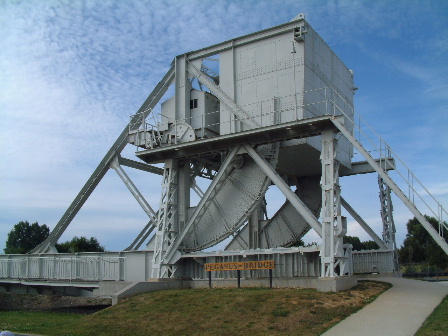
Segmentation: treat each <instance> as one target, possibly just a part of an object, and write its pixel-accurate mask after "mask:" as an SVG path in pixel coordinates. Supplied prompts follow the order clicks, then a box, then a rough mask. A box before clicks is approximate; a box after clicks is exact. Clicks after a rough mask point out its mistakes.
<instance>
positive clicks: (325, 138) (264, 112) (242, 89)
mask: <svg viewBox="0 0 448 336" xmlns="http://www.w3.org/2000/svg"><path fill="white" fill-rule="evenodd" d="M170 86H173V87H174V96H173V97H166V93H167V91H168V88H169V87H170ZM354 90H355V86H354V83H353V72H352V71H350V70H349V69H347V67H346V66H345V65H344V64H343V62H342V61H341V60H340V59H339V58H338V57H337V56H336V55H335V54H334V52H333V51H332V50H331V49H330V48H329V47H328V45H327V44H326V43H325V42H324V41H323V40H322V39H321V38H320V37H319V35H318V34H317V33H316V32H315V31H314V30H313V29H312V27H311V26H310V25H309V24H308V23H307V22H306V21H305V18H304V16H303V15H298V16H297V17H296V18H294V19H293V20H292V21H290V22H288V23H285V24H283V25H280V26H277V27H273V28H270V29H267V30H263V31H260V32H256V33H253V34H250V35H246V36H242V37H239V38H235V39H233V40H230V41H226V42H223V43H220V44H217V45H214V46H210V47H207V48H204V49H201V50H197V51H192V52H189V53H186V54H183V55H179V56H177V57H176V58H175V59H174V60H173V63H172V65H171V67H170V69H169V70H168V72H167V73H166V75H165V76H164V77H163V78H162V80H161V81H160V82H159V84H158V85H157V86H156V87H155V89H154V90H153V92H152V93H151V94H150V95H149V97H148V98H147V100H146V101H145V102H144V104H143V105H142V107H141V108H140V109H139V110H138V111H137V113H136V114H135V115H133V116H132V118H131V120H130V122H129V124H128V125H127V126H126V127H125V128H124V130H123V132H122V133H121V134H120V135H119V136H118V138H117V140H116V142H115V143H114V144H113V145H112V147H111V148H110V150H109V151H108V152H107V154H106V155H105V157H104V158H103V159H102V161H101V162H100V164H99V165H98V167H97V169H96V170H95V171H94V173H93V174H92V176H91V177H90V178H89V180H88V181H87V182H86V184H85V185H84V187H83V188H82V189H81V191H80V192H79V194H78V195H77V196H76V198H75V199H74V201H73V202H72V204H71V205H70V206H69V207H68V209H67V211H66V212H65V213H64V215H63V216H62V218H61V219H60V221H59V222H58V223H57V225H56V226H55V228H54V229H53V230H52V231H51V233H50V235H49V237H48V239H47V240H45V241H44V242H43V243H42V244H40V245H39V246H37V247H36V248H35V249H34V251H33V252H32V254H30V255H26V256H18V255H7V256H0V280H1V282H2V283H3V284H13V283H14V281H15V282H16V283H21V284H27V283H29V282H30V281H32V282H33V283H34V284H35V283H36V282H37V281H46V282H51V283H52V284H54V283H58V282H64V283H66V284H67V283H68V285H67V286H70V283H75V282H77V283H79V282H80V281H81V282H83V283H84V284H85V285H87V282H90V283H91V286H92V287H90V289H92V290H93V289H94V288H99V287H98V286H99V284H100V283H104V282H109V283H110V282H123V283H126V282H135V281H146V280H148V279H153V280H154V279H158V280H160V279H168V278H173V279H186V278H188V279H198V280H199V279H204V276H205V274H204V271H203V269H202V267H203V264H204V262H210V261H212V262H216V260H222V261H226V260H231V261H233V260H242V259H244V258H255V260H267V259H263V258H266V256H269V258H273V259H274V260H276V264H277V265H278V267H277V268H276V271H275V272H276V276H277V277H279V278H282V277H283V278H306V277H309V278H319V279H327V280H331V281H334V282H335V283H338V282H341V283H342V282H344V281H345V280H344V279H347V278H349V277H350V275H351V274H353V272H355V273H361V272H375V271H379V272H396V271H397V266H398V264H397V255H396V244H395V224H394V221H393V211H392V201H391V193H392V192H393V193H394V194H395V195H396V196H397V197H398V199H399V200H401V201H402V202H403V203H404V204H405V205H406V206H407V207H408V208H409V210H410V211H411V212H412V214H413V215H414V216H415V217H416V218H417V219H418V220H419V221H420V223H421V224H422V225H423V226H424V228H425V229H426V230H427V231H428V232H429V234H430V235H431V236H432V237H433V238H434V240H435V241H436V242H437V243H438V244H439V245H440V246H441V247H442V249H443V250H444V251H445V252H446V253H448V245H447V243H446V241H445V239H444V238H443V237H442V235H441V233H442V227H443V226H444V225H445V222H444V218H446V217H445V216H446V215H447V212H446V210H445V209H444V208H443V207H442V205H441V204H440V203H438V202H437V200H436V199H435V198H434V197H433V196H432V195H430V194H429V192H428V190H427V189H426V188H425V187H424V186H422V185H421V183H420V182H419V180H418V179H417V178H416V177H415V176H414V175H413V174H412V172H411V171H410V170H409V169H408V168H407V167H406V166H405V165H404V163H403V162H402V161H401V160H400V159H399V158H398V156H397V155H396V154H395V153H394V152H393V151H392V149H391V148H390V147H389V146H388V145H387V143H386V142H385V141H384V140H383V139H381V138H380V137H379V136H378V135H377V134H376V133H375V132H374V131H373V130H372V129H371V128H370V127H369V126H368V124H367V123H366V122H365V121H364V120H363V119H362V117H361V116H360V115H359V114H357V113H355V111H354V107H353V106H354V104H353V94H354ZM129 144H131V145H134V146H136V157H137V158H138V159H139V161H137V160H133V159H129V158H124V157H122V156H121V153H122V151H123V149H124V148H125V146H126V145H129ZM157 163H163V164H164V168H159V167H156V166H154V164H157ZM123 167H130V168H133V169H139V170H142V171H145V172H147V173H150V174H156V175H160V176H161V183H162V193H161V195H160V204H159V208H158V209H157V210H154V209H153V208H152V207H151V206H150V205H149V203H148V202H147V201H146V200H145V198H144V196H143V195H142V194H141V193H140V192H139V190H138V188H137V186H136V185H135V184H134V183H133V182H132V181H131V179H130V178H129V176H128V175H127V173H126V171H125V170H124V168H123ZM109 169H113V170H115V171H116V172H117V174H118V175H119V176H120V178H121V179H122V181H123V182H124V183H125V185H126V186H127V187H128V189H129V191H130V192H131V193H132V195H133V196H134V197H135V199H136V201H137V202H138V203H139V204H140V205H141V207H142V208H143V210H144V211H145V212H146V214H147V215H148V222H147V223H144V225H142V227H143V228H142V231H141V232H140V234H139V235H138V236H137V237H136V238H135V240H134V241H133V242H132V243H131V244H130V245H129V246H128V247H126V248H124V251H122V252H114V253H102V254H98V253H96V254H76V255H72V254H57V253H55V252H56V251H55V248H54V246H55V244H56V242H57V241H58V239H59V238H60V237H61V235H62V234H63V233H64V231H65V230H66V229H67V227H68V226H69V225H70V223H71V221H72V219H73V218H74V217H75V216H76V214H77V213H78V211H79V210H80V209H81V207H82V206H83V205H84V203H85V202H86V201H87V199H88V197H89V196H90V194H91V193H92V192H93V190H94V189H95V188H96V187H97V186H98V184H99V183H100V181H101V179H102V177H103V176H104V175H105V174H106V173H107V171H108V170H109ZM367 173H376V174H377V175H378V186H379V190H380V207H381V217H382V221H383V232H382V233H381V234H377V233H375V232H374V230H372V229H371V227H370V226H369V224H368V223H367V222H366V221H365V220H364V219H363V218H362V217H361V216H360V215H359V214H358V213H357V212H356V210H355V209H353V207H352V206H351V205H350V204H349V203H348V202H347V201H346V200H345V199H344V198H343V197H342V195H343V194H344V192H343V190H341V188H340V186H339V179H340V177H345V176H347V177H349V176H352V175H357V174H367ZM199 179H201V181H207V182H206V184H207V185H208V186H207V188H206V190H201V189H200V187H199V186H198V183H197V182H196V181H197V180H199ZM271 186H275V187H276V188H278V189H279V190H280V191H281V192H282V194H283V195H284V197H285V199H286V201H285V203H284V204H283V206H281V207H280V208H279V209H278V211H277V212H276V213H275V214H274V215H273V216H272V217H270V218H269V217H268V216H267V212H266V202H268V201H269V200H268V199H266V197H265V194H266V191H267V190H268V188H269V187H271ZM191 193H196V194H197V195H198V196H199V198H200V201H199V203H198V204H192V202H191ZM342 208H344V209H345V210H346V211H347V212H348V213H349V214H350V216H352V217H353V218H354V219H355V220H356V221H357V222H358V223H359V225H360V226H361V227H362V228H363V229H364V230H365V231H366V232H367V233H368V234H369V235H370V236H371V238H372V239H373V240H374V241H375V242H377V243H378V245H379V246H380V250H377V251H361V252H353V251H351V248H350V246H346V245H344V244H343V237H344V236H345V235H346V233H347V219H346V218H345V217H344V216H343V215H342ZM424 214H430V215H433V216H435V217H436V218H437V219H438V220H439V223H440V227H439V228H433V227H432V226H431V225H430V224H429V223H428V221H427V220H426V218H425V217H424ZM310 230H314V231H316V232H317V234H318V235H319V236H320V237H321V243H320V245H319V246H314V247H310V248H294V247H290V246H292V245H294V243H296V242H297V241H299V240H300V239H301V238H302V237H303V236H304V235H305V234H306V233H307V232H309V231H310ZM224 240H227V241H228V244H227V247H226V248H225V250H224V251H219V252H205V251H204V250H209V249H211V248H213V246H215V245H217V244H218V243H220V242H223V241H224ZM142 246H143V250H140V249H141V248H142ZM257 258H258V259H257ZM260 258H261V259H260ZM247 260H250V259H247ZM234 276H235V275H234V274H232V273H231V272H228V273H223V272H221V273H217V274H215V277H217V278H221V279H225V278H228V277H234ZM244 276H245V277H246V278H248V279H249V278H263V277H266V274H265V273H263V272H261V271H256V272H255V271H250V272H246V273H245V274H244ZM94 285H95V286H97V287H95V286H94ZM5 286H6V287H7V286H9V285H5ZM11 286H12V285H11ZM74 287H76V286H74ZM92 293H93V292H92Z"/></svg>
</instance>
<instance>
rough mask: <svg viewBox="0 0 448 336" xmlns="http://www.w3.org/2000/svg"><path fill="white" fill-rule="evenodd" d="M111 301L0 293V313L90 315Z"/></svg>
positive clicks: (105, 299) (107, 305) (108, 304)
mask: <svg viewBox="0 0 448 336" xmlns="http://www.w3.org/2000/svg"><path fill="white" fill-rule="evenodd" d="M111 304H112V300H111V299H107V298H88V297H77V296H62V295H38V294H19V293H0V311H17V310H27V311H57V312H67V313H79V314H90V313H94V312H96V311H98V310H101V309H104V308H107V307H109V306H110V305H111Z"/></svg>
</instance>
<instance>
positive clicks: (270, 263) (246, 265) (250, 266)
mask: <svg viewBox="0 0 448 336" xmlns="http://www.w3.org/2000/svg"><path fill="white" fill-rule="evenodd" d="M204 268H205V271H206V272H211V271H243V270H254V269H274V268H275V261H274V260H263V261H242V262H225V263H214V264H204Z"/></svg>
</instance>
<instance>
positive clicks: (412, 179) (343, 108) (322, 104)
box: [139, 87, 448, 236]
mask: <svg viewBox="0 0 448 336" xmlns="http://www.w3.org/2000/svg"><path fill="white" fill-rule="evenodd" d="M299 96H300V97H303V98H304V99H303V102H304V103H303V104H301V105H297V102H298V101H300V99H298V98H299ZM276 100H277V107H278V109H277V110H275V108H274V105H275V101H276ZM240 108H241V109H242V110H244V111H246V112H247V115H248V117H245V118H239V117H238V116H236V115H235V114H233V113H230V114H229V120H222V118H220V116H219V111H213V112H210V113H207V114H206V115H200V116H196V117H194V116H193V117H190V118H188V119H182V120H176V121H173V122H172V123H171V124H172V125H174V126H173V127H176V125H177V124H181V123H186V124H189V125H199V126H197V127H196V128H195V129H202V137H206V136H207V137H213V136H219V134H220V132H219V130H220V129H226V133H233V132H239V131H243V130H245V128H244V127H246V126H245V125H248V124H249V121H250V123H252V124H256V125H259V127H260V128H262V127H264V126H271V125H272V124H281V123H286V122H291V121H298V120H302V119H307V118H312V117H316V116H323V115H329V116H337V115H343V116H344V117H345V124H344V126H345V128H347V130H349V131H350V132H351V133H352V134H353V136H354V137H355V138H356V139H357V141H358V142H359V143H360V144H361V145H362V146H363V147H364V148H365V149H366V150H367V151H368V152H369V154H370V156H371V157H372V158H374V159H376V160H377V162H379V165H380V168H381V169H383V170H384V171H385V172H386V171H387V170H388V168H389V167H390V163H391V160H390V159H394V167H393V168H394V172H393V173H391V174H394V175H395V176H396V177H397V178H395V177H394V176H393V177H394V182H395V183H396V184H397V185H398V186H399V188H400V189H401V190H402V191H403V192H405V194H407V197H408V199H409V200H410V201H411V202H412V203H413V204H414V205H415V206H416V207H417V208H418V209H419V211H420V212H421V213H422V214H427V215H430V216H433V217H435V218H436V219H437V220H438V222H439V228H438V231H439V234H440V235H442V236H443V228H445V229H447V230H448V225H447V223H446V218H447V217H448V212H447V210H446V209H445V208H444V207H443V205H442V204H441V203H440V202H439V201H438V200H437V199H436V198H435V197H434V196H433V195H432V194H431V193H430V191H429V190H428V189H427V188H426V187H425V186H424V185H423V183H422V182H421V181H420V180H419V179H418V178H417V177H416V176H415V174H414V173H413V172H412V171H411V170H410V169H409V167H408V166H407V165H406V164H405V163H404V161H403V160H402V159H401V158H400V157H399V156H398V155H397V153H396V152H394V151H393V150H392V148H391V147H390V146H389V145H388V143H387V142H386V141H385V140H384V139H383V138H382V137H381V136H380V135H379V134H378V133H376V132H375V130H374V129H373V128H372V127H371V126H370V125H369V123H368V122H367V121H366V120H365V119H364V118H363V117H362V116H361V115H360V114H359V113H355V111H354V109H353V106H352V104H351V102H349V101H348V100H347V99H346V98H345V97H344V96H343V95H342V94H340V93H339V92H338V91H337V90H336V89H334V88H332V87H322V88H317V89H313V90H307V91H304V92H303V93H298V94H295V95H287V96H282V97H275V98H274V102H273V100H272V99H270V100H264V101H261V102H257V103H253V104H248V105H243V106H240ZM150 115H151V118H152V122H148V123H147V122H144V121H143V120H141V125H142V129H144V130H152V132H153V133H154V134H155V132H156V130H158V129H159V127H160V126H161V125H163V124H164V123H165V124H166V125H167V122H166V121H162V117H163V116H162V115H161V114H160V113H159V114H150ZM208 120H213V122H207V121H208ZM139 122H140V120H139ZM165 127H166V126H165ZM205 130H210V132H209V133H207V134H206V132H205ZM159 139H161V135H160V134H159ZM152 143H154V144H157V145H161V142H160V141H159V142H152ZM174 143H177V140H176V139H174ZM151 148H153V147H151ZM364 160H365V159H364V157H362V155H361V154H359V153H356V152H355V153H354V157H353V161H364Z"/></svg>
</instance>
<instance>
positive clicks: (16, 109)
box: [0, 0, 448, 251]
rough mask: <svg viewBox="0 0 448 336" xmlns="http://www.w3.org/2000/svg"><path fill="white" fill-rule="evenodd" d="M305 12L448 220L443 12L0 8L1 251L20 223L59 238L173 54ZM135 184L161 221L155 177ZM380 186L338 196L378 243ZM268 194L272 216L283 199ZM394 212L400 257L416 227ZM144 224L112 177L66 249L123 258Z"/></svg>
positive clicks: (245, 4)
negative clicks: (82, 239)
mask: <svg viewBox="0 0 448 336" xmlns="http://www.w3.org/2000/svg"><path fill="white" fill-rule="evenodd" d="M299 13H305V15H306V19H307V21H308V22H309V24H310V25H311V26H312V27H313V28H314V30H316V31H317V33H318V34H319V35H320V36H321V37H322V38H323V39H324V41H326V43H327V44H328V45H329V46H330V47H331V48H332V49H333V51H334V52H335V53H336V54H337V55H338V56H339V58H340V59H342V61H343V62H344V63H345V64H346V66H347V67H348V68H349V69H352V70H353V71H354V75H355V83H356V86H357V87H358V88H359V89H358V90H357V91H356V94H355V98H354V99H355V111H356V112H357V113H359V114H360V115H362V116H363V118H364V119H365V120H366V121H367V122H368V123H369V124H370V125H371V126H372V127H373V129H374V130H375V131H376V132H377V133H378V134H379V135H380V136H381V137H382V138H384V139H385V141H387V143H388V144H389V145H390V147H391V148H392V149H393V150H394V151H395V152H396V153H397V154H398V156H399V157H400V158H401V159H402V160H403V161H404V162H405V163H406V165H407V166H408V167H409V168H410V169H411V170H412V172H413V173H414V174H415V176H417V177H418V179H419V180H420V181H421V182H422V183H423V184H424V185H425V187H426V188H427V189H428V190H429V191H430V192H431V193H432V194H433V195H434V196H435V197H436V199H438V200H439V202H441V204H442V205H443V206H444V207H445V208H448V169H447V167H448V134H447V133H448V132H447V129H448V57H447V54H448V2H447V1H443V0H433V1H430V0H426V1H417V0H396V1H382V0H379V1H343V0H339V1H306V0H295V1H291V0H286V1H285V0H282V1H277V0H271V1H266V0H257V1H252V0H248V1H243V0H240V1H236V0H234V1H232V0H213V1H209V0H202V1H199V0H177V1H161V0H147V1H146V0H127V1H125V0H121V1H120V0H89V1H82V0H71V1H69V0H46V1H36V0H35V1H32V0H23V1H19V0H16V1H14V0H0V148H1V152H2V155H1V158H0V250H1V251H3V248H4V242H5V241H6V237H7V233H8V232H9V231H10V230H11V229H12V228H13V226H14V224H16V223H18V222H20V221H29V222H30V223H32V222H38V223H39V224H47V225H48V226H49V227H50V228H53V227H54V226H55V225H56V223H57V222H58V220H59V218H60V217H61V216H62V214H63V213H64V212H65V210H66V209H67V207H68V206H69V205H70V203H71V201H72V200H73V198H74V197H75V196H76V195H77V193H78V192H79V190H80V189H81V188H82V186H83V185H84V183H85V182H86V181H87V179H88V178H89V177H90V175H91V174H92V172H93V171H94V169H95V168H96V166H97V165H98V163H99V162H100V160H101V159H102V158H103V156H104V155H105V153H106V152H107V150H108V149H109V148H110V146H111V145H112V144H113V142H114V141H115V139H116V138H117V137H118V135H119V134H120V133H121V131H122V130H123V129H124V127H125V126H126V125H127V123H128V121H129V117H130V116H131V115H132V114H134V113H135V112H136V111H137V110H138V108H139V107H140V106H141V104H142V103H143V102H144V101H145V99H146V97H147V96H148V95H149V93H150V92H151V91H152V89H153V88H154V86H155V85H156V84H157V83H158V82H159V80H160V79H161V78H162V77H163V75H164V74H165V73H166V71H167V70H168V69H169V66H170V63H171V61H172V60H173V58H174V57H175V56H176V55H179V54H182V53H185V52H188V51H192V50H196V49H200V48H204V47H207V46H209V45H213V44H216V43H219V42H222V41H226V40H229V39H231V38H235V37H238V36H241V35H245V34H249V33H253V32H256V31H258V30H262V29H266V28H269V27H272V26H276V25H279V24H282V23H286V22H288V21H290V20H291V19H292V18H294V17H295V16H296V15H297V14H299ZM128 147H130V146H128ZM128 147H127V148H126V149H125V152H124V156H126V157H128V158H131V159H136V158H135V157H134V156H133V153H134V149H133V148H128ZM126 171H127V173H128V174H129V176H130V177H131V178H132V179H133V181H134V183H135V184H136V185H137V187H138V188H139V189H140V191H141V192H142V193H143V195H144V196H145V198H146V199H147V201H148V202H149V203H150V204H151V206H152V207H153V208H154V209H157V208H158V203H159V199H160V191H161V187H160V182H161V180H160V177H159V176H150V175H148V174H145V173H141V172H138V171H135V170H132V169H131V170H129V169H126ZM393 174H394V173H392V172H391V176H393ZM376 178H377V177H376V175H375V174H369V175H362V176H355V177H350V178H348V177H346V178H341V186H342V194H343V196H344V198H345V199H346V200H347V201H348V202H349V203H350V204H351V205H352V206H353V207H354V208H355V209H356V210H357V212H358V213H359V214H360V215H361V216H362V217H363V218H364V219H365V220H366V221H367V222H368V223H369V224H370V225H371V227H372V228H373V229H374V230H375V231H376V232H377V233H378V234H379V235H381V228H382V224H381V217H380V210H379V209H380V204H379V200H378V187H377V182H376ZM419 188H420V187H419ZM271 189H272V188H271ZM271 189H270V190H269V192H268V196H269V195H271V197H272V198H273V201H272V202H271V203H270V205H269V211H270V212H271V214H272V213H273V212H275V210H276V208H278V207H279V206H280V205H281V203H282V202H283V200H282V198H281V197H278V194H276V191H275V190H271ZM268 202H269V199H268ZM393 204H394V218H395V225H396V228H397V234H396V235H397V236H396V239H397V244H398V246H400V245H401V244H402V242H403V239H404V238H405V235H406V222H407V221H408V220H409V219H410V218H412V217H413V216H412V215H411V213H410V212H409V211H408V210H407V209H406V208H405V207H404V206H403V204H402V203H401V202H400V201H399V200H398V199H397V198H396V197H394V198H393ZM445 220H446V217H445ZM146 223H147V216H146V214H145V213H144V212H143V210H142V209H141V208H140V206H139V205H138V204H137V202H136V201H135V199H134V198H133V197H132V196H131V194H130V193H129V192H128V190H127V189H126V187H125V186H124V184H123V183H122V182H121V180H120V179H119V177H118V176H117V174H116V173H115V172H114V171H109V172H108V173H107V174H106V176H105V178H104V179H103V180H102V181H101V183H100V185H99V186H98V187H97V189H96V190H95V191H94V193H93V194H92V195H91V197H90V198H89V200H88V202H87V203H86V204H85V205H84V207H83V208H82V210H81V211H80V213H79V214H78V215H77V217H76V218H75V219H74V220H73V222H72V224H71V225H70V226H69V228H68V229H67V231H66V232H65V233H64V235H63V236H62V237H61V239H60V241H66V240H69V239H71V238H72V237H73V236H75V235H76V236H86V237H91V236H94V237H96V238H97V239H98V240H99V241H100V243H101V244H102V245H104V246H105V247H106V249H107V250H109V251H118V250H122V249H124V248H125V247H127V246H128V245H129V244H130V243H131V242H132V241H133V239H134V238H135V236H136V235H137V234H138V233H139V232H140V230H141V229H142V228H143V227H144V225H145V224H146ZM348 223H349V232H348V234H349V235H357V236H359V237H360V238H361V240H367V239H369V237H368V236H367V234H366V233H364V232H363V230H362V229H361V228H360V227H359V225H357V224H356V223H355V222H354V221H353V220H352V219H351V218H349V219H348ZM306 241H307V242H311V241H317V236H316V235H313V234H310V235H308V236H307V237H306Z"/></svg>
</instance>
